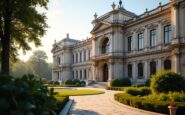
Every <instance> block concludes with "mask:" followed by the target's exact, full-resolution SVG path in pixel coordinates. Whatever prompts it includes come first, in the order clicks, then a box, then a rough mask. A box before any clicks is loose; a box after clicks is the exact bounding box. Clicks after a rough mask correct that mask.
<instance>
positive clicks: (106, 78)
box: [103, 64, 109, 82]
mask: <svg viewBox="0 0 185 115" xmlns="http://www.w3.org/2000/svg"><path fill="white" fill-rule="evenodd" d="M108 76H109V70H108V66H107V64H104V65H103V82H107V81H108Z"/></svg>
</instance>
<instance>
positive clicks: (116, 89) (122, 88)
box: [106, 86, 125, 91]
mask: <svg viewBox="0 0 185 115" xmlns="http://www.w3.org/2000/svg"><path fill="white" fill-rule="evenodd" d="M106 89H107V90H115V91H124V89H125V87H111V86H109V87H107V88H106Z"/></svg>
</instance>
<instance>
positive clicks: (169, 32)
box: [163, 25, 172, 45]
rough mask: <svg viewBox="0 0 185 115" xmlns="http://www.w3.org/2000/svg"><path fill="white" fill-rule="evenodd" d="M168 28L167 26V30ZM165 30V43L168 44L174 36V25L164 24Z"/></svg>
mask: <svg viewBox="0 0 185 115" xmlns="http://www.w3.org/2000/svg"><path fill="white" fill-rule="evenodd" d="M166 28H167V30H166ZM163 32H164V44H165V45H168V44H170V42H171V37H172V36H171V33H172V27H171V25H166V26H164V28H163ZM166 35H167V36H166ZM166 37H168V38H166Z"/></svg>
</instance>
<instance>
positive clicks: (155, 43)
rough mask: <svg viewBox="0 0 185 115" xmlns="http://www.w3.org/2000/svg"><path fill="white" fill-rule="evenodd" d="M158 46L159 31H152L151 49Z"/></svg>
mask: <svg viewBox="0 0 185 115" xmlns="http://www.w3.org/2000/svg"><path fill="white" fill-rule="evenodd" d="M156 45H157V30H156V29H152V30H150V47H155V46H156Z"/></svg>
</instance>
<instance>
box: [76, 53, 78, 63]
mask: <svg viewBox="0 0 185 115" xmlns="http://www.w3.org/2000/svg"><path fill="white" fill-rule="evenodd" d="M76 63H78V53H76Z"/></svg>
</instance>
